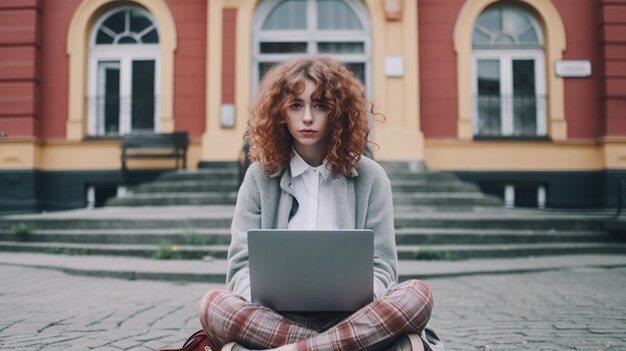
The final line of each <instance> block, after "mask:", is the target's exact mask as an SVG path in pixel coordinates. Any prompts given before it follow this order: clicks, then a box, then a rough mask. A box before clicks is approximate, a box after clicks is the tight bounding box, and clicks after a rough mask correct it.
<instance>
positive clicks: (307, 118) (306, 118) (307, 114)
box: [302, 107, 313, 124]
mask: <svg viewBox="0 0 626 351" xmlns="http://www.w3.org/2000/svg"><path fill="white" fill-rule="evenodd" d="M303 113H304V115H303V116H302V121H303V122H304V123H306V124H311V123H313V114H312V113H311V108H310V107H305V108H304V111H303Z"/></svg>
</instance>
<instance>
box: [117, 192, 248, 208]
mask: <svg viewBox="0 0 626 351" xmlns="http://www.w3.org/2000/svg"><path fill="white" fill-rule="evenodd" d="M236 200H237V192H232V191H231V192H213V193H148V194H131V195H129V196H126V197H116V198H114V199H111V200H109V201H107V203H106V205H107V206H198V205H227V204H235V202H236Z"/></svg>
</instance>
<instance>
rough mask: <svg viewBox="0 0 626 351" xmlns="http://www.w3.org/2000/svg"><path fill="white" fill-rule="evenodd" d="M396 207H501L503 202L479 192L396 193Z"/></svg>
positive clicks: (394, 196)
mask: <svg viewBox="0 0 626 351" xmlns="http://www.w3.org/2000/svg"><path fill="white" fill-rule="evenodd" d="M393 203H394V205H423V206H448V205H450V206H495V207H501V206H502V205H503V203H502V200H500V199H499V198H497V197H494V196H487V195H484V194H482V193H479V192H471V193H468V192H454V193H439V192H431V193H417V192H411V193H398V192H396V193H394V194H393Z"/></svg>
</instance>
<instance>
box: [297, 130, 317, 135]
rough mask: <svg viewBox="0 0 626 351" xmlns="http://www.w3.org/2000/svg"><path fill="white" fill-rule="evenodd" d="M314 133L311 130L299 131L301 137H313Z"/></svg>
mask: <svg viewBox="0 0 626 351" xmlns="http://www.w3.org/2000/svg"><path fill="white" fill-rule="evenodd" d="M315 133H317V131H315V130H313V129H302V130H300V135H302V136H313V135H315Z"/></svg>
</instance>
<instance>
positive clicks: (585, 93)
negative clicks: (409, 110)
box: [418, 0, 626, 139]
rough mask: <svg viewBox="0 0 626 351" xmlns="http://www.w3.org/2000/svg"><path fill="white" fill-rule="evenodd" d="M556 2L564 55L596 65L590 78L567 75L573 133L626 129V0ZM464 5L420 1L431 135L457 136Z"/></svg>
mask: <svg viewBox="0 0 626 351" xmlns="http://www.w3.org/2000/svg"><path fill="white" fill-rule="evenodd" d="M552 3H553V4H554V6H555V8H556V9H557V11H558V12H559V15H560V16H561V19H562V21H563V24H564V26H565V32H566V40H567V42H566V50H565V52H564V53H563V59H564V60H588V61H590V62H591V65H592V76H591V77H588V78H564V89H565V97H564V99H565V101H564V104H565V118H566V120H567V123H568V131H567V135H568V138H569V139H596V138H601V137H603V136H615V135H624V134H626V120H625V119H624V117H626V1H625V0H620V1H608V0H605V1H601V2H598V1H596V0H552ZM463 4H464V1H463V0H446V1H440V0H420V2H419V9H418V11H419V50H420V52H419V56H420V60H419V69H420V106H421V118H422V119H421V126H422V130H423V132H424V135H425V136H426V138H456V136H457V130H456V128H457V126H456V123H457V116H458V110H457V108H458V107H457V75H456V54H455V52H454V42H453V35H454V26H455V23H456V21H457V17H458V15H459V13H460V10H461V8H462V6H463ZM540 21H541V19H540ZM544 30H545V28H544ZM467 64H468V65H469V64H471V63H470V62H468V63H467ZM546 64H554V63H546ZM603 111H605V112H603ZM605 120H606V122H605ZM605 123H606V125H605ZM605 130H606V132H605Z"/></svg>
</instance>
